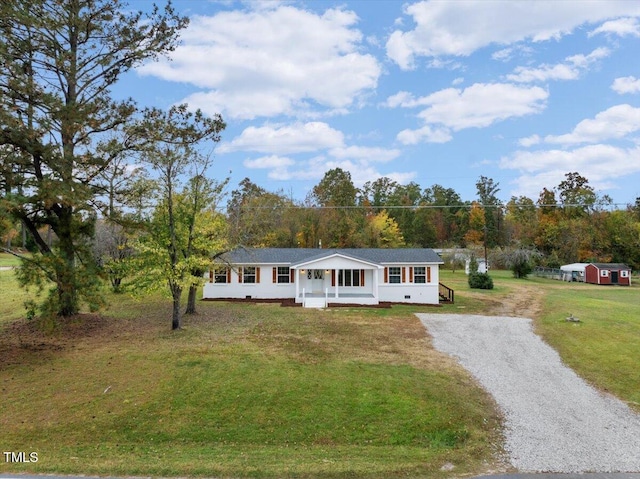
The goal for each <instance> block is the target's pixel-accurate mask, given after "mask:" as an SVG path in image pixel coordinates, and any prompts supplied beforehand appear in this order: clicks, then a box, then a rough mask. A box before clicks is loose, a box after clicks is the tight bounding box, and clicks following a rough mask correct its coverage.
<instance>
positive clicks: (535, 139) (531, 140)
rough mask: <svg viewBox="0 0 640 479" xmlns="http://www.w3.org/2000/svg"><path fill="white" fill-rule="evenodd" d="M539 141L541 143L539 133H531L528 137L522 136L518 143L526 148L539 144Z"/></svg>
mask: <svg viewBox="0 0 640 479" xmlns="http://www.w3.org/2000/svg"><path fill="white" fill-rule="evenodd" d="M538 143H540V136H539V135H531V136H528V137H526V138H520V139H519V140H518V144H519V145H520V146H524V147H525V148H526V147H529V146H533V145H537V144H538Z"/></svg>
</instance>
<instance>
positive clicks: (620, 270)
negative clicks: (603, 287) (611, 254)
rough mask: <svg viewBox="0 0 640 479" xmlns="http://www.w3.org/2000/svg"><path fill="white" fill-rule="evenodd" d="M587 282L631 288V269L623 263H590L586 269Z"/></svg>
mask: <svg viewBox="0 0 640 479" xmlns="http://www.w3.org/2000/svg"><path fill="white" fill-rule="evenodd" d="M584 276H585V282H587V283H591V284H618V285H621V286H631V268H629V267H628V266H627V265H626V264H623V263H589V264H588V265H587V266H585V268H584Z"/></svg>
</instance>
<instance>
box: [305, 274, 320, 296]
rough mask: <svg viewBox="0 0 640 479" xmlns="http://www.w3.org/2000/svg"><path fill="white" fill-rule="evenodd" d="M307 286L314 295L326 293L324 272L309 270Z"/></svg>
mask: <svg viewBox="0 0 640 479" xmlns="http://www.w3.org/2000/svg"><path fill="white" fill-rule="evenodd" d="M307 284H308V285H309V288H310V289H311V292H312V293H323V292H324V270H323V269H309V270H307Z"/></svg>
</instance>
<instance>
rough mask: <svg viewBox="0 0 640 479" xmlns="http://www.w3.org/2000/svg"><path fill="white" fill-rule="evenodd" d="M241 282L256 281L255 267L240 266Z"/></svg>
mask: <svg viewBox="0 0 640 479" xmlns="http://www.w3.org/2000/svg"><path fill="white" fill-rule="evenodd" d="M242 282H243V283H255V282H256V267H255V266H245V267H244V268H242Z"/></svg>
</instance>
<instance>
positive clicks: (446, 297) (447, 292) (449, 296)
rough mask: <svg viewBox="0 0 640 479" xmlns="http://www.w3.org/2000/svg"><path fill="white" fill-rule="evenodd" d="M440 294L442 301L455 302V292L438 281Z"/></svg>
mask: <svg viewBox="0 0 640 479" xmlns="http://www.w3.org/2000/svg"><path fill="white" fill-rule="evenodd" d="M438 296H439V297H440V303H446V304H453V300H454V296H455V294H454V291H453V290H452V289H451V288H449V287H448V286H446V285H444V284H442V283H438Z"/></svg>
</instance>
